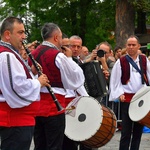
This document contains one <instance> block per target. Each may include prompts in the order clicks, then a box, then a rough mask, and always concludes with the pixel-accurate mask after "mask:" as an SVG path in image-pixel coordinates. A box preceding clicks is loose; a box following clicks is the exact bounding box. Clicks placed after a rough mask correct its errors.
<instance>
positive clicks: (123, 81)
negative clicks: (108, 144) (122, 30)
mask: <svg viewBox="0 0 150 150" xmlns="http://www.w3.org/2000/svg"><path fill="white" fill-rule="evenodd" d="M126 49H127V55H125V56H122V57H121V58H120V59H119V60H117V62H116V63H115V65H114V67H113V69H112V73H111V78H110V97H109V100H110V101H113V100H115V99H117V98H119V99H120V102H121V114H122V131H121V139H120V146H119V150H128V149H129V147H130V150H139V147H140V141H141V136H142V130H143V126H142V125H141V124H139V123H138V122H133V121H132V120H131V119H130V118H129V114H128V110H129V105H130V101H131V99H132V97H133V95H134V94H135V93H136V92H137V91H138V90H139V89H141V88H142V87H143V86H146V85H149V83H150V64H149V62H148V59H147V58H146V56H145V55H144V54H142V55H139V54H138V50H139V49H140V43H139V39H138V37H136V36H134V35H132V36H130V37H129V38H128V39H127V41H126ZM141 66H142V67H141ZM131 134H132V139H131Z"/></svg>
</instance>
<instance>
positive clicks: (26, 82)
mask: <svg viewBox="0 0 150 150" xmlns="http://www.w3.org/2000/svg"><path fill="white" fill-rule="evenodd" d="M7 56H9V59H10V61H8V58H7ZM0 61H1V62H0V83H1V84H0V89H1V91H2V93H3V94H2V95H3V97H4V99H5V101H6V102H7V103H8V105H9V106H10V107H11V108H21V107H24V106H27V105H29V104H31V103H32V102H33V101H36V100H39V98H40V97H39V93H40V87H41V85H40V82H39V81H38V80H37V79H31V78H30V79H27V76H26V73H25V70H24V67H23V66H22V64H21V63H20V61H19V60H18V59H17V58H16V57H15V55H14V54H12V53H8V52H3V53H1V54H0ZM9 62H10V64H9ZM8 64H9V65H10V67H8V66H9V65H8ZM0 101H1V100H0Z"/></svg>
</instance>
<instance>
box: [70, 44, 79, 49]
mask: <svg viewBox="0 0 150 150" xmlns="http://www.w3.org/2000/svg"><path fill="white" fill-rule="evenodd" d="M70 46H71V47H72V48H76V47H77V49H80V48H81V46H79V45H70Z"/></svg>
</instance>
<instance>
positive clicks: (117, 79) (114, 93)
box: [109, 57, 150, 101]
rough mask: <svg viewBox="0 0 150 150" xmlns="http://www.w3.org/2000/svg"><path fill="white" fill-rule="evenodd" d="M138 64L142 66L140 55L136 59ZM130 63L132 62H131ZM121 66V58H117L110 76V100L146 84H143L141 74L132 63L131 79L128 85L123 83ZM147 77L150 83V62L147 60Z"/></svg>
mask: <svg viewBox="0 0 150 150" xmlns="http://www.w3.org/2000/svg"><path fill="white" fill-rule="evenodd" d="M135 62H136V64H137V65H138V67H139V68H140V65H139V57H137V59H136V60H135ZM129 64H130V63H129ZM121 73H122V70H121V66H120V60H117V61H116V63H115V65H114V66H113V69H112V72H111V76H110V95H109V101H114V100H115V99H118V98H119V96H120V95H122V94H124V93H136V92H137V91H138V90H140V89H141V88H142V87H143V86H146V84H142V81H141V75H140V73H139V72H138V71H136V69H135V68H133V66H132V65H131V64H130V79H129V82H128V83H127V84H126V85H122V83H121ZM147 78H148V81H149V83H150V63H149V61H148V60H147Z"/></svg>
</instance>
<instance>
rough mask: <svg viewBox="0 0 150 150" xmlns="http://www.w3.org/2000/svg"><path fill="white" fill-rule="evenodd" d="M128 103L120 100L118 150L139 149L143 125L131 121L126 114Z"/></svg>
mask: <svg viewBox="0 0 150 150" xmlns="http://www.w3.org/2000/svg"><path fill="white" fill-rule="evenodd" d="M129 104H130V103H126V102H124V103H123V102H121V114H122V130H121V139H120V148H119V150H129V147H130V150H139V146H140V142H141V136H142V131H143V126H142V125H141V124H139V123H138V122H133V121H132V120H131V119H130V118H129V115H128V110H129Z"/></svg>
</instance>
